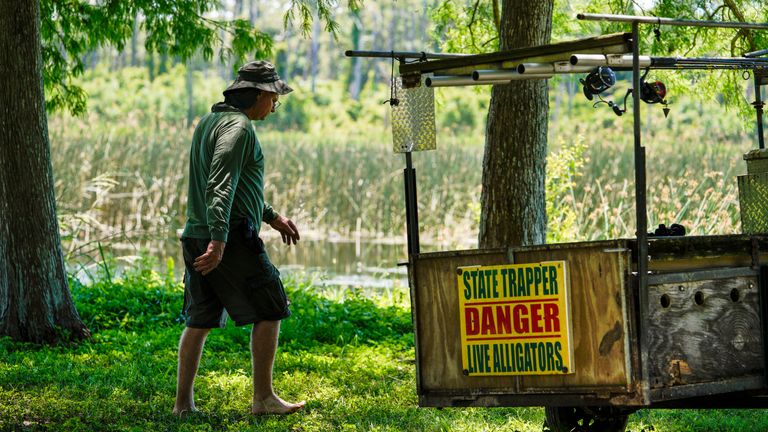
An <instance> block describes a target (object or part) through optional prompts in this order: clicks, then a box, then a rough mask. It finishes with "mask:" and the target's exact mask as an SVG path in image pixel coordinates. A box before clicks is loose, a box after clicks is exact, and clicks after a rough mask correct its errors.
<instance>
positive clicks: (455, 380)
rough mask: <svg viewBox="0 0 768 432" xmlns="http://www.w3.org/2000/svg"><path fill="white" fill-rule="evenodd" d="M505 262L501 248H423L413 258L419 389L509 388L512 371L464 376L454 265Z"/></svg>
mask: <svg viewBox="0 0 768 432" xmlns="http://www.w3.org/2000/svg"><path fill="white" fill-rule="evenodd" d="M505 263H507V254H506V251H505V250H496V251H480V250H475V251H461V252H454V253H437V254H423V255H421V256H420V257H417V258H416V259H415V263H414V267H415V272H414V273H415V274H414V278H415V280H414V281H411V285H412V286H414V285H413V284H414V282H415V286H416V289H415V293H413V294H415V297H412V298H414V299H415V304H414V312H415V315H416V316H415V319H416V344H417V348H416V351H417V357H418V358H417V359H416V361H417V362H418V372H419V373H418V376H417V379H419V389H420V391H421V392H429V391H446V390H448V391H457V390H463V391H462V392H461V393H470V392H471V390H472V389H477V388H491V387H493V388H497V389H508V391H510V392H514V380H513V379H512V377H472V378H470V377H466V376H464V374H463V373H462V364H461V336H460V333H459V332H460V330H461V329H460V325H459V293H458V287H457V285H456V268H457V267H461V266H471V265H486V266H488V265H498V264H505Z"/></svg>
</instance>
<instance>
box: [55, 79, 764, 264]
mask: <svg viewBox="0 0 768 432" xmlns="http://www.w3.org/2000/svg"><path fill="white" fill-rule="evenodd" d="M142 73H143V72H141V70H138V69H137V70H134V69H130V68H129V69H126V70H124V71H120V72H118V73H117V74H110V73H107V72H105V71H99V70H97V71H94V72H89V77H88V81H87V82H85V83H84V85H85V86H86V89H87V90H88V91H89V94H90V95H91V99H90V102H91V107H92V111H91V112H90V113H89V114H87V116H86V117H83V118H71V117H69V116H66V115H57V116H54V117H52V118H51V120H50V122H49V123H50V125H49V126H50V127H49V129H50V132H51V142H52V150H53V151H52V155H53V165H54V174H55V178H56V195H57V199H58V204H59V218H60V221H61V226H62V234H63V237H64V240H65V248H66V252H67V253H68V258H69V260H72V259H74V258H75V257H91V258H93V257H94V256H95V253H96V251H98V248H99V247H100V246H103V247H105V248H106V249H107V251H108V252H112V251H117V252H116V255H121V254H124V253H125V251H127V250H132V251H139V250H144V251H149V252H150V253H152V252H153V251H154V252H157V253H160V249H161V247H160V246H158V245H159V244H160V243H162V242H164V241H167V239H169V238H173V237H174V236H175V233H176V230H178V229H180V228H181V227H182V225H183V223H184V219H185V215H184V211H185V206H186V195H187V190H186V188H187V179H186V177H185V176H186V171H187V162H188V146H189V140H190V137H191V135H192V128H191V127H188V126H187V125H186V124H185V123H184V122H183V121H181V120H177V119H182V118H185V117H186V116H185V114H186V111H185V107H186V105H185V104H184V103H183V102H184V101H183V100H182V99H183V98H181V99H180V98H179V97H178V92H176V91H174V90H173V89H175V88H179V87H178V86H179V85H181V84H180V82H176V81H173V80H174V79H176V80H178V79H179V78H178V77H183V76H184V74H183V73H177V74H175V76H176V77H177V78H172V77H168V76H163V77H162V78H161V79H158V80H155V81H153V82H149V81H148V80H146V78H145V77H143V76H142ZM195 77H196V78H195V83H196V84H195V89H196V90H195V91H196V93H195V95H196V98H195V103H196V104H195V112H196V113H197V115H202V114H203V113H205V112H206V110H207V107H208V105H209V102H212V101H215V100H216V99H218V96H217V92H218V89H219V87H220V86H221V85H223V83H221V82H219V81H217V80H218V78H215V77H213V78H212V77H205V76H202V75H200V74H197V73H196V74H195ZM302 85H303V84H302V83H301V82H299V83H298V86H299V90H302V91H297V92H296V93H297V95H296V96H295V97H293V98H292V99H290V100H287V101H286V104H285V105H286V108H285V110H282V111H280V112H277V113H276V114H275V117H274V118H271V119H270V121H269V122H264V123H255V126H256V128H257V131H258V134H259V137H260V140H261V143H262V146H263V149H264V153H265V155H266V163H267V171H266V173H267V178H266V196H267V199H268V201H269V202H270V203H271V204H272V205H273V206H274V207H275V208H276V209H277V210H278V211H280V212H281V213H283V214H286V215H289V216H291V217H292V218H293V219H294V220H295V221H296V222H297V223H299V224H300V226H301V227H302V228H303V230H304V232H305V234H307V235H308V236H314V237H316V238H327V237H344V238H360V237H365V238H375V239H378V240H381V239H388V241H399V242H402V241H404V238H405V216H404V215H405V210H404V205H403V168H404V165H405V162H404V157H403V156H402V155H396V154H393V153H392V151H391V147H392V145H391V132H390V129H389V125H388V121H389V120H388V115H387V111H386V107H383V106H381V104H380V103H378V99H377V98H376V97H375V96H376V95H378V94H379V92H381V91H384V90H386V89H385V88H384V87H380V86H373V87H371V88H366V90H365V94H364V96H363V98H362V99H361V100H360V101H352V100H347V99H345V98H344V97H343V93H344V90H343V89H342V87H341V84H340V83H334V82H323V83H320V84H318V87H317V91H316V92H315V93H314V94H313V93H311V92H308V90H307V89H301V88H300V87H301V86H302ZM616 91H617V92H618V93H617V94H620V93H622V91H624V90H623V89H621V88H619V89H618V90H616ZM550 93H551V98H552V100H551V103H550V105H551V107H552V108H551V110H550V127H549V135H550V139H549V142H550V156H549V163H548V173H547V175H548V178H547V182H548V185H547V191H548V196H547V201H548V207H547V211H548V219H549V225H548V232H549V234H548V241H550V242H564V241H581V240H595V239H608V238H619V237H634V236H635V199H634V197H635V190H634V171H633V170H634V155H633V143H632V122H631V118H629V116H623V117H616V116H615V115H614V114H613V113H612V111H611V110H609V109H604V107H603V106H598V107H597V108H592V107H591V106H590V104H588V103H586V102H585V101H584V100H583V97H581V96H580V94H579V93H578V92H563V87H562V86H560V87H556V88H555V89H553V91H552V92H550ZM487 98H488V94H487V92H483V91H477V92H472V91H471V90H466V89H465V90H464V91H463V92H462V91H461V89H458V90H457V89H448V90H444V91H441V92H438V94H437V102H438V103H437V120H438V121H437V128H438V150H437V151H431V152H421V153H417V154H415V155H414V165H415V168H416V171H417V179H418V197H419V219H420V231H421V233H420V235H421V240H422V243H423V244H424V245H425V250H432V249H435V250H439V249H451V248H467V247H476V244H477V233H478V221H479V217H480V205H479V196H480V191H481V177H482V153H483V145H484V139H483V134H484V125H483V123H484V121H483V117H484V112H485V111H486V110H487V104H488V100H487ZM671 107H672V112H671V114H670V116H669V118H667V119H665V118H664V117H663V115H662V114H661V110H660V109H659V107H657V106H646V105H644V106H643V109H642V110H643V144H644V146H645V147H646V152H647V178H648V189H647V196H648V218H649V228H653V227H654V226H656V225H658V224H661V223H664V224H666V225H669V224H671V223H681V224H683V225H684V226H686V228H687V229H688V232H689V233H691V234H699V235H701V234H726V233H735V232H739V230H740V223H739V213H738V191H737V186H736V175H738V174H742V173H744V171H745V169H744V166H743V161H741V155H742V154H743V153H744V152H746V151H747V150H749V149H751V148H754V147H756V145H755V143H754V142H755V139H754V136H753V131H752V127H753V126H752V125H751V123H749V121H750V120H751V119H742V118H739V116H738V114H737V113H736V112H735V111H733V110H731V111H728V110H727V109H726V108H725V107H723V106H722V104H720V102H718V100H711V101H704V100H698V99H691V98H686V97H682V96H680V97H676V98H675V99H674V103H673V105H671ZM510 127H514V125H510ZM267 231H268V230H267Z"/></svg>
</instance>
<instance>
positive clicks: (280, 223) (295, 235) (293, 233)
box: [267, 215, 301, 246]
mask: <svg viewBox="0 0 768 432" xmlns="http://www.w3.org/2000/svg"><path fill="white" fill-rule="evenodd" d="M267 223H268V224H269V226H271V227H272V228H274V229H276V230H278V231H280V235H282V236H283V243H285V244H287V245H288V246H290V245H291V243H293V244H296V242H298V241H299V239H301V236H300V235H299V229H298V228H296V225H294V224H293V221H291V220H290V219H288V218H287V217H285V216H280V215H278V216H277V217H276V218H275V220H273V221H272V222H267Z"/></svg>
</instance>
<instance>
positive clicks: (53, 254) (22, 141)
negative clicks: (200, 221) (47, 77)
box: [0, 0, 89, 343]
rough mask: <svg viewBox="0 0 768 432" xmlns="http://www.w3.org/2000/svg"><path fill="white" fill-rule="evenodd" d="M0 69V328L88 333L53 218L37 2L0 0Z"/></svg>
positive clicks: (45, 339) (66, 335)
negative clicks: (69, 282)
mask: <svg viewBox="0 0 768 432" xmlns="http://www.w3.org/2000/svg"><path fill="white" fill-rule="evenodd" d="M0 76H1V77H2V79H0V196H1V197H2V199H0V336H10V337H11V338H13V339H15V340H21V341H32V342H38V343H55V342H57V341H60V340H62V339H80V338H85V337H88V335H89V332H88V329H87V328H86V327H85V325H83V323H82V322H81V320H80V317H79V315H78V313H77V310H75V306H74V303H73V302H72V296H71V294H70V292H69V287H68V285H67V276H66V271H65V268H64V258H63V254H62V249H61V239H60V237H59V226H58V221H57V219H56V201H55V196H54V189H53V185H54V183H53V172H52V171H53V168H52V165H51V157H50V144H49V140H48V124H47V122H48V119H47V115H46V112H45V98H44V94H43V75H42V54H41V45H40V3H39V2H37V1H19V0H0Z"/></svg>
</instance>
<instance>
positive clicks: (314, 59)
mask: <svg viewBox="0 0 768 432" xmlns="http://www.w3.org/2000/svg"><path fill="white" fill-rule="evenodd" d="M319 56H320V18H315V19H314V20H313V21H312V41H311V42H310V49H309V65H310V66H309V79H310V80H311V81H310V82H311V87H310V90H311V91H312V94H314V93H315V90H316V87H317V74H318V71H319V69H320V65H319V62H320V58H319Z"/></svg>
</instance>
